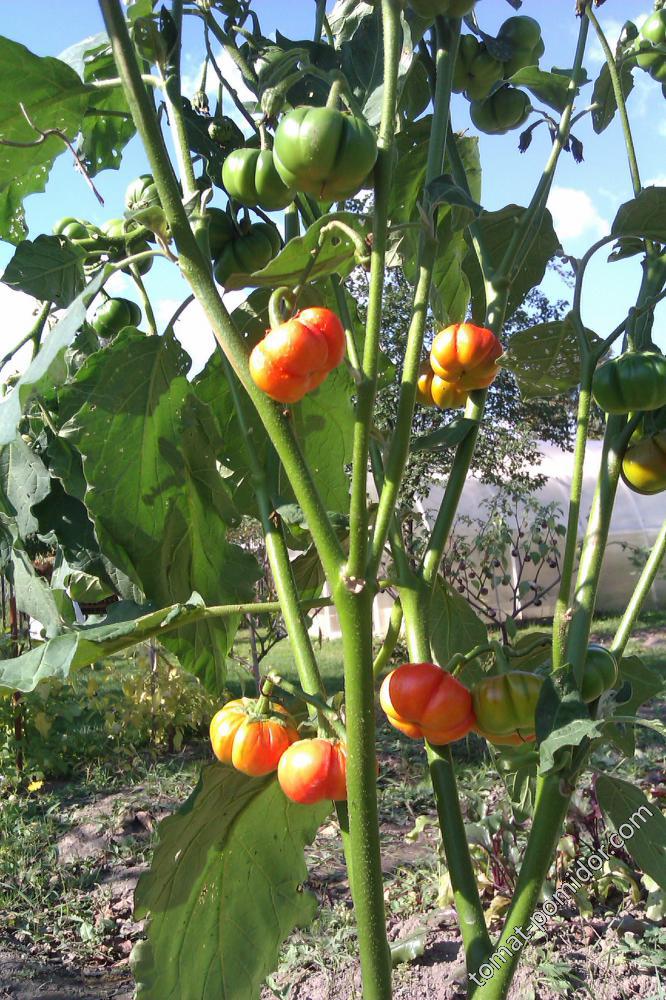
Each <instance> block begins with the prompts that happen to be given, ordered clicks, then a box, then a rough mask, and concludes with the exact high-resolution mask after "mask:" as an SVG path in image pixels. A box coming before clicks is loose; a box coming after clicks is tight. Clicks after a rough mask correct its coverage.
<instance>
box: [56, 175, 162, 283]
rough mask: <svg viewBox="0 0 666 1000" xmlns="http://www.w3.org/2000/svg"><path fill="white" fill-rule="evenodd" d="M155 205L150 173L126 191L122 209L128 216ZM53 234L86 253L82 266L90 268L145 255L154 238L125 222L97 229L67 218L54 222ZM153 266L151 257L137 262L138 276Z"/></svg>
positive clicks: (141, 227)
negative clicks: (136, 255)
mask: <svg viewBox="0 0 666 1000" xmlns="http://www.w3.org/2000/svg"><path fill="white" fill-rule="evenodd" d="M155 205H159V195H158V193H157V188H156V187H155V182H154V180H153V178H152V177H151V175H150V174H142V175H141V177H137V178H136V180H133V181H132V183H131V184H130V185H129V187H128V188H127V191H126V192H125V207H126V208H127V211H128V213H130V214H131V213H133V212H135V211H137V210H139V209H141V208H148V207H151V206H155ZM53 233H54V235H56V236H65V237H66V238H67V239H68V240H71V241H72V242H73V243H76V244H77V245H79V246H80V247H81V249H83V250H85V251H86V254H87V256H86V262H85V263H86V265H87V266H91V267H94V266H96V265H98V264H99V263H101V258H102V257H104V258H107V259H108V260H110V261H116V260H122V259H124V258H125V257H128V256H133V255H134V254H140V253H144V252H145V251H147V250H150V241H151V240H152V239H153V234H152V233H151V232H150V230H148V229H146V228H145V227H144V226H141V225H138V224H137V223H136V222H132V221H127V220H126V219H109V220H108V221H107V222H104V223H102V225H101V226H99V227H98V226H94V225H93V224H92V222H87V221H86V220H85V219H77V218H73V217H71V216H69V217H67V218H64V219H60V220H59V222H56V224H55V226H54V227H53ZM152 266H153V258H152V257H146V258H144V260H140V261H137V262H136V268H137V270H138V272H139V274H146V272H147V271H149V270H150V268H151V267H152ZM123 270H125V268H123Z"/></svg>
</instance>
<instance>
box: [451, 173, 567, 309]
mask: <svg viewBox="0 0 666 1000" xmlns="http://www.w3.org/2000/svg"><path fill="white" fill-rule="evenodd" d="M472 195H473V196H474V197H476V196H475V195H474V192H472ZM477 200H478V199H477ZM524 211H525V209H524V208H521V207H520V206H519V205H505V207H504V208H501V209H499V211H497V212H482V213H481V215H480V216H479V219H478V220H477V222H478V225H479V226H480V228H481V232H482V233H483V240H484V246H485V248H486V251H487V254H488V263H489V265H490V267H491V268H498V267H499V265H500V264H501V262H502V258H503V257H504V253H505V251H506V249H507V247H508V245H509V243H510V241H511V237H512V236H513V234H514V232H515V229H516V226H517V225H518V224H519V222H520V220H521V218H522V215H523V212H524ZM559 246H560V241H559V240H558V238H557V235H556V233H555V230H554V229H553V220H552V217H551V214H550V212H549V211H548V210H547V209H546V210H545V211H544V213H543V216H542V217H541V221H540V224H539V228H538V230H537V231H536V233H535V235H534V238H533V239H532V240H531V241H528V243H527V244H526V246H525V247H524V249H523V253H522V260H521V261H520V264H519V267H518V269H517V271H516V273H515V274H514V276H513V279H512V282H511V290H510V292H509V301H508V307H507V316H511V314H512V313H514V312H515V310H516V309H517V308H518V306H519V305H520V304H521V303H522V302H523V300H524V299H525V296H526V295H527V293H528V292H529V291H530V290H531V289H532V288H536V287H537V285H539V284H541V280H542V278H543V276H544V274H545V272H546V265H547V264H548V261H549V260H550V259H551V258H552V257H553V255H554V253H555V251H556V250H558V249H559ZM464 266H465V271H466V273H467V276H468V278H469V282H470V287H471V291H472V319H473V320H474V322H475V323H482V322H483V319H484V316H485V314H486V293H485V287H484V284H483V279H482V276H481V271H480V269H479V264H478V260H477V257H476V253H475V251H474V250H473V248H471V247H470V250H469V253H468V254H467V257H466V258H465V265H464Z"/></svg>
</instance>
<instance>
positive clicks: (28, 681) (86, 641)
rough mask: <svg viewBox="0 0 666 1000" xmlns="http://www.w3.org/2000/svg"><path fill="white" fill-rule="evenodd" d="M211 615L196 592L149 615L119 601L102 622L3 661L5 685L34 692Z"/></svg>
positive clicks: (0, 678) (0, 671) (0, 683)
mask: <svg viewBox="0 0 666 1000" xmlns="http://www.w3.org/2000/svg"><path fill="white" fill-rule="evenodd" d="M42 583H44V581H42ZM47 589H48V587H47ZM205 613H206V609H205V608H204V605H203V603H202V601H201V599H200V598H199V597H198V596H197V595H194V594H193V595H191V597H190V600H189V601H188V602H187V603H185V604H176V605H172V606H171V607H169V608H161V609H160V610H159V611H152V612H149V613H148V614H146V608H145V607H144V608H141V607H139V606H138V605H136V604H132V603H131V602H125V601H123V602H121V603H118V604H113V605H111V608H110V609H109V612H108V614H107V616H106V619H105V621H104V622H103V623H102V624H101V625H100V624H95V625H87V626H85V627H84V628H79V629H72V631H69V632H64V633H63V634H62V635H57V636H55V638H52V639H50V640H49V641H48V642H45V643H43V644H42V645H39V646H35V648H34V649H31V650H30V651H29V652H28V653H23V655H22V656H17V657H15V658H14V659H11V660H0V687H6V688H11V689H16V690H17V691H32V690H33V689H34V688H35V687H36V686H37V684H39V682H40V681H42V680H44V679H45V678H47V677H56V678H58V679H59V680H64V679H65V678H66V677H68V676H69V673H70V671H72V670H75V669H77V668H78V667H87V666H89V665H90V664H91V663H95V661H96V660H101V659H103V658H104V657H105V656H110V655H111V654H112V653H117V652H119V651H120V650H122V649H129V648H130V647H131V646H136V644H137V643H139V642H144V641H145V640H146V639H150V638H151V637H152V636H159V637H160V639H163V638H164V637H165V636H166V634H167V633H168V632H171V631H172V630H173V629H176V628H180V627H181V626H182V624H183V623H184V622H196V621H199V620H201V619H202V618H203V617H204V616H205Z"/></svg>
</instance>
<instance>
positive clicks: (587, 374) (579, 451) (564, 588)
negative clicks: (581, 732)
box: [553, 355, 594, 670]
mask: <svg viewBox="0 0 666 1000" xmlns="http://www.w3.org/2000/svg"><path fill="white" fill-rule="evenodd" d="M593 374H594V363H593V361H592V359H591V358H590V357H589V355H588V356H583V363H582V370H581V384H580V393H579V396H578V415H577V417H576V444H575V448H574V462H573V471H572V474H571V489H570V494H569V513H568V517H567V533H566V536H565V543H564V554H563V557H562V575H561V577H560V587H559V591H558V594H557V601H556V602H555V614H554V617H553V669H554V670H556V669H557V668H558V667H561V666H562V664H563V663H564V658H565V648H566V633H567V626H568V621H567V612H568V609H569V601H570V599H571V584H572V580H573V570H574V563H575V560H576V547H577V543H578V521H579V518H580V502H581V497H582V494H583V471H584V468H585V451H586V447H587V433H588V428H589V424H590V408H591V403H592V376H593Z"/></svg>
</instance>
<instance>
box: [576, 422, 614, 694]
mask: <svg viewBox="0 0 666 1000" xmlns="http://www.w3.org/2000/svg"><path fill="white" fill-rule="evenodd" d="M626 422H627V420H626V417H624V416H610V417H609V418H608V423H607V425H606V433H605V435H604V443H603V450H602V454H601V467H600V470H599V479H598V481H597V488H596V491H595V494H594V500H593V501H592V509H591V511H590V517H589V520H588V523H587V530H586V532H585V538H584V540H583V548H582V550H581V554H580V563H579V566H578V578H577V580H576V590H575V593H574V602H573V608H572V614H571V624H570V626H569V633H568V637H567V661H568V662H569V663H572V664H573V668H574V672H575V676H576V682H577V684H578V685H579V686H580V684H581V683H582V677H583V667H584V664H585V652H586V650H587V644H588V641H589V637H590V628H591V626H592V616H593V614H594V607H595V602H596V597H597V589H598V586H599V578H600V576H601V567H602V564H603V559H604V554H605V552H606V546H607V544H608V532H609V529H610V520H611V515H612V513H613V504H614V503H615V494H616V492H617V484H618V480H619V478H620V469H621V467H622V456H623V454H624V449H625V447H626V440H625V435H623V433H622V432H623V430H624V428H625V426H626Z"/></svg>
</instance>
